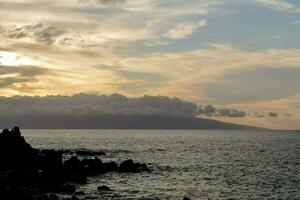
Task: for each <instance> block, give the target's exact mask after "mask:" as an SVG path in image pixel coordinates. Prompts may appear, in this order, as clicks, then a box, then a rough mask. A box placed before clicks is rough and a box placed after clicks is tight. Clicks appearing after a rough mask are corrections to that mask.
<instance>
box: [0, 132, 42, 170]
mask: <svg viewBox="0 0 300 200" xmlns="http://www.w3.org/2000/svg"><path fill="white" fill-rule="evenodd" d="M38 154H39V151H38V150H36V149H33V148H32V147H31V146H30V145H29V144H28V143H26V141H25V139H24V137H22V136H21V133H20V130H19V128H18V127H15V128H13V129H12V130H11V131H9V130H8V129H4V130H3V131H2V134H0V162H1V165H0V169H1V170H5V169H12V168H37V167H38V163H37V161H38Z"/></svg>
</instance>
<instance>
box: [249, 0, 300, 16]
mask: <svg viewBox="0 0 300 200" xmlns="http://www.w3.org/2000/svg"><path fill="white" fill-rule="evenodd" d="M254 2H256V3H258V4H261V5H264V6H266V7H270V8H273V9H276V10H279V11H284V12H294V13H299V12H300V6H297V5H295V4H293V3H290V2H288V1H286V0H254Z"/></svg>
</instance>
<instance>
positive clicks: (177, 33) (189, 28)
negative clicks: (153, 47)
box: [164, 20, 207, 40]
mask: <svg viewBox="0 0 300 200" xmlns="http://www.w3.org/2000/svg"><path fill="white" fill-rule="evenodd" d="M206 25H207V21H206V20H201V21H198V22H182V23H180V24H178V25H176V26H175V27H174V28H172V29H171V30H169V31H168V32H167V33H165V34H164V36H165V37H166V38H169V39H172V40H178V39H184V38H186V37H188V36H190V35H192V34H193V33H194V32H195V31H197V30H198V29H199V28H202V27H205V26H206Z"/></svg>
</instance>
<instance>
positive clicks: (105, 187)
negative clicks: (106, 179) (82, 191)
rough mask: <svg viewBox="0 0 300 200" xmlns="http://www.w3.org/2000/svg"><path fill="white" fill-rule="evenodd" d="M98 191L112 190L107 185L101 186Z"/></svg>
mask: <svg viewBox="0 0 300 200" xmlns="http://www.w3.org/2000/svg"><path fill="white" fill-rule="evenodd" d="M97 189H98V191H112V189H110V188H109V187H108V186H106V185H102V186H99V187H98V188H97Z"/></svg>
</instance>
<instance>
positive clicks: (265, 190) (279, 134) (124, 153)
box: [22, 129, 300, 200]
mask: <svg viewBox="0 0 300 200" xmlns="http://www.w3.org/2000/svg"><path fill="white" fill-rule="evenodd" d="M22 134H23V135H24V136H25V139H26V140H27V141H28V142H29V143H30V144H31V145H32V146H33V147H35V148H41V149H91V150H102V151H104V152H106V155H104V156H99V158H100V159H102V160H103V161H116V162H118V163H120V162H121V161H123V160H125V159H129V158H132V159H133V160H134V161H137V162H142V163H147V164H148V166H149V168H150V169H151V170H152V171H151V172H150V173H149V172H142V173H137V174H120V173H107V174H101V175H99V176H95V177H90V178H89V181H88V184H87V185H82V186H78V187H79V189H78V190H79V191H83V192H84V194H82V195H81V196H79V197H80V198H82V199H120V200H121V199H122V200H127V199H128V200H131V199H147V200H154V199H155V200H159V199H161V200H165V199H170V200H176V199H178V200H182V199H183V197H189V198H190V199H192V200H194V199H300V132H284V131H236V130H218V131H213V130H28V129H27V130H23V131H22ZM100 185H107V186H109V187H110V188H111V189H113V191H111V192H99V191H97V187H98V186H100Z"/></svg>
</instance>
